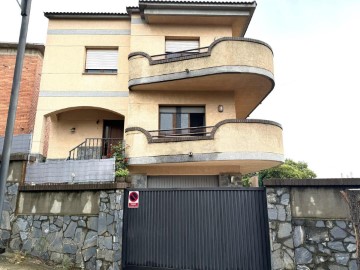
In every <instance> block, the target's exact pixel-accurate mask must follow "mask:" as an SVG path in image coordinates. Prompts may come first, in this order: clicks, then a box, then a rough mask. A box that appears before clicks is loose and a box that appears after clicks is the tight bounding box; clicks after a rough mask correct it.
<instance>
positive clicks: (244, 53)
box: [129, 40, 274, 80]
mask: <svg viewBox="0 0 360 270" xmlns="http://www.w3.org/2000/svg"><path fill="white" fill-rule="evenodd" d="M221 66H248V67H256V68H261V69H264V70H267V71H270V72H271V73H273V72H274V70H273V54H272V51H271V50H270V49H269V48H268V47H267V46H265V45H262V44H259V43H254V42H250V41H239V40H236V41H235V40H234V41H231V40H226V41H221V42H219V43H218V44H216V45H215V47H213V49H212V51H211V55H210V56H208V57H201V58H195V59H189V60H184V61H175V62H171V63H166V64H157V65H151V66H150V65H149V61H148V59H147V58H146V57H142V56H139V55H137V56H134V57H132V58H130V59H129V70H130V74H129V78H130V80H131V79H137V78H146V77H151V76H157V75H163V74H171V73H179V72H184V70H185V68H187V69H189V70H200V69H204V68H211V67H221Z"/></svg>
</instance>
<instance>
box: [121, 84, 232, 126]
mask: <svg viewBox="0 0 360 270" xmlns="http://www.w3.org/2000/svg"><path fill="white" fill-rule="evenodd" d="M159 105H178V106H181V105H187V106H191V105H205V113H206V120H205V121H206V125H207V126H212V125H215V124H216V123H218V122H220V121H221V120H224V119H231V118H235V106H234V93H233V92H225V93H221V92H215V91H214V92H196V91H180V92H174V91H173V92H172V91H166V92H163V91H132V92H131V96H130V98H129V114H128V119H127V121H128V122H127V123H128V124H127V126H128V127H141V128H144V129H146V130H158V129H159ZM218 105H223V106H224V112H222V113H220V112H218Z"/></svg>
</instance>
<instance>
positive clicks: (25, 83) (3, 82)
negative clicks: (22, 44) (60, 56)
mask: <svg viewBox="0 0 360 270" xmlns="http://www.w3.org/2000/svg"><path fill="white" fill-rule="evenodd" d="M44 48H45V47H44V45H41V44H27V45H26V50H25V56H24V65H23V71H22V78H21V84H20V92H19V99H18V105H17V112H16V120H15V126H14V136H15V138H14V143H13V148H12V149H13V150H12V152H29V147H30V136H31V134H32V133H33V130H34V123H35V114H36V106H37V101H38V96H39V88H40V77H41V69H42V62H43V55H44ZM16 54H17V43H7V42H0V93H1V94H0V116H1V117H0V150H2V145H3V140H4V135H5V129H6V121H7V116H8V110H9V102H10V95H11V88H12V83H13V76H14V69H15V62H16ZM19 146H21V147H19Z"/></svg>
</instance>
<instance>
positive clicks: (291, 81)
mask: <svg viewBox="0 0 360 270" xmlns="http://www.w3.org/2000/svg"><path fill="white" fill-rule="evenodd" d="M19 1H20V0H19ZM257 3H258V6H257V8H256V11H255V14H254V16H253V19H252V22H251V23H250V27H249V29H248V31H247V33H246V35H245V37H249V38H256V39H260V40H262V41H265V42H267V43H268V44H270V45H271V47H272V48H273V50H274V65H275V84H276V85H275V88H274V90H273V91H272V93H271V94H270V95H269V96H268V98H267V99H266V100H265V101H264V102H263V104H261V105H260V106H259V107H258V108H257V109H256V110H255V111H254V112H253V113H252V115H251V116H250V117H251V118H260V119H268V120H274V121H277V122H279V123H281V124H282V125H283V129H284V132H283V136H284V146H285V156H286V157H287V158H291V159H294V160H296V161H305V162H307V163H308V164H309V167H310V168H311V169H313V170H314V171H315V172H316V173H317V175H318V177H321V178H324V177H331V178H334V177H351V176H352V177H360V164H359V163H360V157H359V155H360V121H359V119H358V117H360V106H359V100H360V99H359V93H360V86H359V83H357V78H360V67H359V66H360V31H359V27H360V16H359V11H360V1H359V0H353V1H350V0H316V1H315V0H258V1H257ZM126 5H127V6H137V1H134V0H102V1H95V0H61V1H55V0H32V10H31V17H30V18H31V19H30V27H29V34H28V42H32V43H45V41H46V28H47V19H46V18H45V17H44V16H43V12H44V11H103V12H105V11H107V12H125V6H126ZM20 22H21V16H20V11H19V7H18V4H17V3H16V0H1V2H0V41H2V42H17V41H18V36H19V29H20Z"/></svg>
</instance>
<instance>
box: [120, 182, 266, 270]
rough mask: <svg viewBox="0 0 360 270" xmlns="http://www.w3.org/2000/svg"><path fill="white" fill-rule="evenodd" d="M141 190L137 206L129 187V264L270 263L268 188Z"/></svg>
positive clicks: (136, 268)
mask: <svg viewBox="0 0 360 270" xmlns="http://www.w3.org/2000/svg"><path fill="white" fill-rule="evenodd" d="M137 190H138V191H139V194H140V196H139V208H137V209H129V208H128V207H127V204H128V203H127V199H128V193H129V190H127V191H126V192H125V215H124V235H123V266H124V269H126V270H140V269H143V270H146V269H152V270H156V269H163V270H165V269H197V270H205V269H206V270H211V269H213V270H222V269H224V270H225V269H242V270H264V269H271V266H270V247H269V246H270V244H269V234H268V232H269V230H268V219H267V210H266V199H265V190H264V189H262V188H246V189H245V188H238V189H235V188H231V189H230V188H217V189H196V190H194V189H137Z"/></svg>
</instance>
